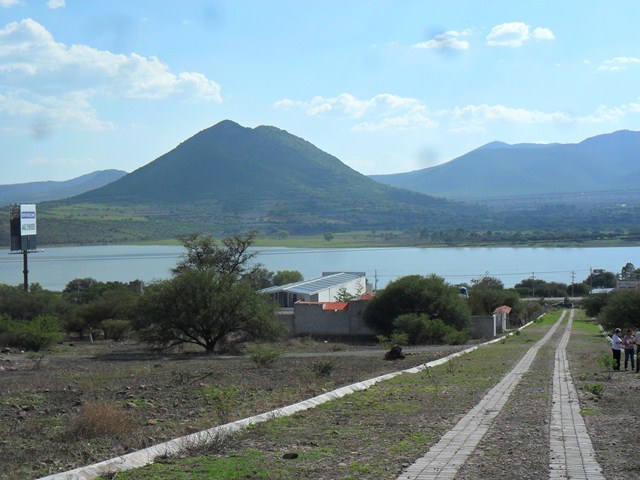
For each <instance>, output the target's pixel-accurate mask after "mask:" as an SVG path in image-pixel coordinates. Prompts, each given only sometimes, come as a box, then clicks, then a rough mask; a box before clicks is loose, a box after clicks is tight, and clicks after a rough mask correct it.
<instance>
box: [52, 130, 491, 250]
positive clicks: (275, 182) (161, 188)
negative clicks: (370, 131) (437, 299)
mask: <svg viewBox="0 0 640 480" xmlns="http://www.w3.org/2000/svg"><path fill="white" fill-rule="evenodd" d="M62 204H63V205H72V204H83V205H84V204H100V205H107V206H111V207H113V208H118V209H123V208H127V209H129V210H128V211H130V212H133V211H135V216H140V215H143V216H144V217H145V218H146V219H147V220H149V219H151V220H153V222H148V224H147V225H146V226H145V227H144V228H149V229H150V228H155V231H157V230H158V228H156V227H154V225H155V223H157V222H165V223H164V224H163V225H165V227H166V225H167V223H170V224H171V226H170V228H171V229H173V230H175V231H183V232H184V231H185V230H188V231H191V232H192V231H221V230H222V231H233V230H244V229H248V228H254V229H257V230H260V231H263V232H273V231H277V230H279V229H282V230H285V231H289V232H292V233H317V232H326V231H345V230H349V231H352V230H358V229H366V230H371V229H393V228H407V227H410V226H412V225H422V226H431V227H437V228H445V227H448V226H452V225H454V224H456V222H458V221H462V220H463V218H462V217H464V221H467V222H469V224H470V225H477V222H478V221H479V220H478V219H479V218H480V216H479V215H476V214H474V210H475V211H476V213H477V211H480V210H481V209H480V207H478V208H477V209H476V208H475V207H474V208H470V207H466V206H463V205H461V204H458V203H455V202H451V201H448V200H444V199H436V198H433V197H430V196H427V195H423V194H418V193H415V192H410V191H408V190H402V189H397V188H393V187H389V186H387V185H382V184H380V183H378V182H375V181H373V180H371V179H370V178H368V177H366V176H365V175H362V174H360V173H358V172H356V171H355V170H353V169H351V168H349V167H348V166H347V165H345V164H344V163H342V162H341V161H340V160H338V159H337V158H336V157H334V156H332V155H329V154H328V153H326V152H323V151H322V150H320V149H318V148H317V147H315V146H314V145H312V144H311V143H309V142H307V141H305V140H303V139H302V138H299V137H296V136H294V135H291V134H290V133H288V132H286V131H284V130H281V129H278V128H275V127H270V126H259V127H256V128H246V127H243V126H240V125H238V124H237V123H234V122H232V121H229V120H225V121H222V122H220V123H218V124H216V125H214V126H212V127H210V128H208V129H206V130H203V131H201V132H199V133H198V134H196V135H194V136H193V137H191V138H189V139H188V140H186V141H184V142H183V143H181V144H180V145H178V146H177V147H176V148H174V149H173V150H171V151H170V152H168V153H166V154H164V155H162V156H161V157H159V158H157V159H156V160H154V161H152V162H151V163H149V164H147V165H145V166H143V167H141V168H139V169H137V170H135V171H134V172H132V173H130V174H128V175H126V176H124V177H122V178H120V179H119V180H117V181H115V182H113V183H110V184H108V185H105V186H103V187H101V188H98V189H95V190H92V191H88V192H85V193H83V194H81V195H78V196H75V197H73V198H70V199H67V200H65V201H64V202H62ZM123 215H124V214H123ZM132 216H133V215H132ZM127 218H128V217H127ZM141 225H142V223H141ZM166 234H167V233H166V231H165V235H166ZM154 235H157V233H154ZM165 238H166V237H165Z"/></svg>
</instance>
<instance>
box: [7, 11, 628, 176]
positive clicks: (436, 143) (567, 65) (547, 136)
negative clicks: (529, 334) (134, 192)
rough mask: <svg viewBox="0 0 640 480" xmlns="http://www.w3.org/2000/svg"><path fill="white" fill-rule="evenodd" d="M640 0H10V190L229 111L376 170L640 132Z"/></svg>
mask: <svg viewBox="0 0 640 480" xmlns="http://www.w3.org/2000/svg"><path fill="white" fill-rule="evenodd" d="M639 18H640V2H638V1H635V0H616V1H613V2H606V1H593V0H580V1H573V0H563V1H560V2H559V1H557V0H552V1H547V0H529V1H526V2H524V1H513V0H508V1H501V0H491V1H462V0H450V1H444V0H421V1H415V0H366V1H365V0H304V1H301V0H291V1H289V0H268V1H267V0H219V1H208V0H207V1H205V0H172V1H170V0H135V1H127V0H38V1H35V0H0V158H1V159H2V162H1V165H2V167H1V169H0V185H7V184H14V183H25V182H33V181H46V180H56V181H61V180H68V179H71V178H75V177H78V176H80V175H84V174H87V173H91V172H94V171H96V170H106V169H119V170H125V171H127V172H131V171H133V170H135V169H137V168H140V167H142V166H144V165H146V164H148V163H150V162H152V161H153V160H155V159H156V158H157V157H159V156H160V155H162V154H164V153H166V152H168V151H170V150H171V149H173V148H174V147H176V146H177V145H179V144H180V143H181V142H183V141H185V140H186V139H188V138H189V137H191V136H193V135H195V134H196V133H197V132H199V131H201V130H204V129H206V128H208V127H210V126H212V125H215V124H216V123H218V122H220V121H222V120H225V119H228V120H233V121H234V122H237V123H239V124H241V125H243V126H245V127H251V128H253V127H256V126H259V125H272V126H275V127H278V128H281V129H283V130H286V131H288V132H289V133H291V134H293V135H296V136H299V137H302V138H304V139H305V140H307V141H309V142H311V143H313V144H314V145H316V146H317V147H318V148H320V149H322V150H324V151H325V152H327V153H330V154H332V155H334V156H335V157H337V158H338V159H340V160H341V161H342V162H344V163H345V164H347V165H349V166H350V167H351V168H353V169H354V170H357V171H358V172H361V173H363V174H366V175H370V174H387V173H398V172H407V171H412V170H418V169H422V168H427V167H432V166H435V165H437V164H440V163H444V162H447V161H450V160H452V159H454V158H456V157H458V156H460V155H463V154H465V153H467V152H469V151H471V150H473V149H475V148H478V147H480V146H482V145H484V144H486V143H489V142H492V141H496V140H497V141H502V142H506V143H509V144H516V143H533V142H535V143H538V142H540V143H547V142H558V143H577V142H580V141H582V140H584V139H585V138H588V137H592V136H595V135H599V134H604V133H610V132H613V131H617V130H623V129H628V130H640V28H638V25H637V22H638V19H639Z"/></svg>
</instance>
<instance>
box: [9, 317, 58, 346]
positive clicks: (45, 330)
mask: <svg viewBox="0 0 640 480" xmlns="http://www.w3.org/2000/svg"><path fill="white" fill-rule="evenodd" d="M60 329H61V326H60V322H59V321H58V318H57V317H55V316H53V315H41V316H38V317H35V318H34V319H33V320H31V321H26V320H12V319H10V318H9V317H6V316H2V317H0V336H1V338H2V340H3V342H4V343H6V344H7V345H11V346H14V347H18V348H22V349H24V350H31V351H33V352H39V351H40V350H44V349H46V348H48V347H50V346H51V345H53V344H55V343H57V342H59V341H61V340H62V335H61V333H60Z"/></svg>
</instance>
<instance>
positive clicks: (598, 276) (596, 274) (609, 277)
mask: <svg viewBox="0 0 640 480" xmlns="http://www.w3.org/2000/svg"><path fill="white" fill-rule="evenodd" d="M583 283H586V284H587V285H589V286H590V287H591V288H615V286H616V274H615V273H613V272H606V271H604V270H602V269H594V270H593V272H591V273H590V274H589V276H588V277H587V278H585V279H584V281H583Z"/></svg>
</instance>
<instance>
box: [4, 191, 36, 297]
mask: <svg viewBox="0 0 640 480" xmlns="http://www.w3.org/2000/svg"><path fill="white" fill-rule="evenodd" d="M9 225H10V228H11V253H22V265H23V269H22V273H23V275H24V290H25V292H27V291H29V267H28V258H27V256H28V254H29V253H35V252H36V251H37V250H36V234H37V227H36V206H35V204H31V203H29V204H24V205H18V204H13V205H10V206H9Z"/></svg>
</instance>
